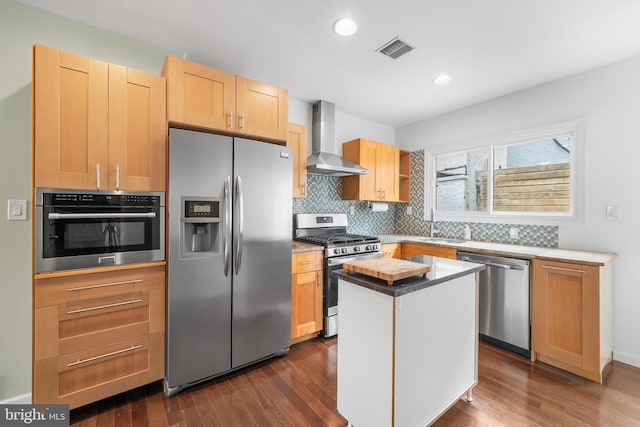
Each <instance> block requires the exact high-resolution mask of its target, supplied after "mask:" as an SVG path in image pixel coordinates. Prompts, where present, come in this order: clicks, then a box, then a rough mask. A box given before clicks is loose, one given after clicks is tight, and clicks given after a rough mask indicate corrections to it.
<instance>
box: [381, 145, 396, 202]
mask: <svg viewBox="0 0 640 427" xmlns="http://www.w3.org/2000/svg"><path fill="white" fill-rule="evenodd" d="M377 179H378V188H379V191H380V199H382V200H386V201H389V202H395V201H398V200H399V194H398V189H399V184H400V183H399V180H400V149H399V148H398V147H394V146H393V145H386V144H378V167H377Z"/></svg>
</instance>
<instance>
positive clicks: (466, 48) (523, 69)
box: [19, 0, 640, 127]
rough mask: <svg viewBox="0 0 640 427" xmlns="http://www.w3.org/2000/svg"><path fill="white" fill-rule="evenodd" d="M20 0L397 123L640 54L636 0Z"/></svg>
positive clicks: (349, 111)
mask: <svg viewBox="0 0 640 427" xmlns="http://www.w3.org/2000/svg"><path fill="white" fill-rule="evenodd" d="M19 1H21V2H22V3H25V4H29V5H33V6H36V7H39V8H42V9H45V10H48V11H51V12H53V13H56V14H60V15H64V16H67V17H70V18H73V19H76V20H79V21H82V22H85V23H88V24H91V25H94V26H97V27H101V28H105V29H108V30H111V31H114V32H117V33H121V34H125V35H128V36H131V37H134V38H136V39H141V40H144V41H147V42H149V43H151V44H154V45H158V46H161V47H164V48H167V49H170V50H173V51H177V52H184V54H186V57H187V58H188V59H192V60H194V61H198V62H202V63H205V64H209V65H212V66H215V67H217V68H220V69H223V70H226V71H229V72H232V73H235V74H240V75H243V76H247V77H250V78H253V79H255V80H261V81H264V82H269V83H272V84H275V85H278V86H281V87H285V88H287V89H289V96H290V97H293V98H296V99H300V100H303V101H308V102H314V101H316V100H318V99H324V100H326V101H330V102H333V103H335V104H336V108H337V109H338V110H340V111H342V112H344V113H347V114H351V115H355V116H359V117H362V118H365V119H368V120H373V121H375V122H379V123H382V124H386V125H390V126H393V127H398V126H402V125H406V124H409V123H413V122H416V121H418V120H421V119H424V118H427V117H432V116H435V115H438V114H442V113H445V112H448V111H452V110H455V109H458V108H461V107H464V106H467V105H471V104H475V103H478V102H481V101H484V100H488V99H491V98H495V97H498V96H501V95H504V94H507V93H510V92H513V91H517V90H520V89H524V88H528V87H532V86H536V85H539V84H541V83H545V82H548V81H551V80H555V79H558V78H561V77H565V76H569V75H572V74H576V73H579V72H582V71H585V70H588V69H591V68H595V67H598V66H601V65H605V64H608V63H612V62H616V61H619V60H621V59H625V58H629V57H631V56H635V55H640V1H638V0H441V1H434V0H387V1H381V0H270V1H268V0H236V1H227V0H180V1H176V0H56V1H51V0H19ZM343 16H349V17H352V18H353V19H355V20H356V21H357V23H358V32H357V33H356V34H355V35H353V36H351V37H348V38H343V37H340V36H338V35H336V34H334V33H333V32H332V29H331V25H332V23H333V22H334V20H335V19H336V18H338V17H343ZM396 36H400V38H401V39H403V40H404V41H406V42H408V43H409V44H411V45H413V46H414V47H415V49H414V50H413V51H411V52H409V53H408V54H406V55H405V56H402V57H400V58H399V59H397V60H392V59H390V58H387V57H385V56H383V55H382V54H380V53H377V52H376V49H378V48H379V47H381V46H382V45H383V44H385V43H386V42H387V41H389V40H391V39H392V38H394V37H396ZM440 73H448V74H450V75H451V76H452V77H453V81H452V82H451V83H450V84H448V85H444V86H436V85H434V84H433V83H432V82H431V80H432V78H433V77H435V76H436V75H438V74H440ZM639 78H640V76H639Z"/></svg>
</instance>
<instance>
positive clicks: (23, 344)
mask: <svg viewBox="0 0 640 427" xmlns="http://www.w3.org/2000/svg"><path fill="white" fill-rule="evenodd" d="M33 44H43V45H46V46H51V47H55V48H58V49H61V50H65V51H68V52H73V53H77V54H80V55H85V56H89V57H92V58H96V59H100V60H102V61H106V62H111V63H115V64H120V65H124V66H127V67H132V68H135V69H139V70H143V71H148V72H151V73H154V74H160V71H161V69H162V64H163V62H164V57H165V55H167V54H172V55H180V54H179V53H176V52H169V51H167V50H165V49H161V48H158V47H156V46H152V45H150V44H147V43H143V42H141V41H139V40H134V39H131V38H127V37H124V36H121V35H118V34H115V33H112V32H108V31H104V30H100V29H98V28H95V27H91V26H88V25H85V24H82V23H79V22H77V21H73V20H70V19H67V18H63V17H60V16H57V15H53V14H51V13H48V12H44V11H41V10H39V9H35V8H32V7H29V6H25V5H23V4H21V3H17V2H15V1H13V0H2V1H1V2H0V57H1V58H2V60H1V65H0V402H3V401H9V402H13V401H15V400H16V399H18V401H24V399H27V398H28V393H30V392H31V274H32V269H31V215H29V218H28V221H7V214H6V212H7V208H6V206H7V200H8V199H27V200H28V204H29V209H31V46H32V45H33ZM16 403H17V402H16Z"/></svg>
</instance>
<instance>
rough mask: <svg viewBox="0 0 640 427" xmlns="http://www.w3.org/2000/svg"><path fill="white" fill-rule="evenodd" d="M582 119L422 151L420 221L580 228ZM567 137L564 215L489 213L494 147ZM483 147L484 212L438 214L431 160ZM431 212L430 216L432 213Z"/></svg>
mask: <svg viewBox="0 0 640 427" xmlns="http://www.w3.org/2000/svg"><path fill="white" fill-rule="evenodd" d="M584 133H585V122H584V119H576V120H571V121H567V122H562V123H556V124H552V125H546V126H540V127H537V128H533V129H526V130H521V131H515V132H509V133H504V134H499V135H495V136H491V137H488V138H482V139H479V140H470V141H463V142H460V143H454V144H441V145H437V146H433V147H428V148H425V168H424V171H425V174H424V175H425V176H424V188H425V191H424V193H425V194H424V196H425V197H424V212H425V215H424V220H425V221H431V220H432V215H435V217H436V220H437V221H458V222H488V223H506V224H538V225H558V224H563V225H565V224H566V225H577V226H583V225H584V212H585V176H586V175H585V163H586V162H585V160H586V159H585V147H584V145H585V144H584V141H585V137H584ZM564 135H567V136H569V137H570V138H571V152H570V170H571V175H570V188H571V190H570V191H571V207H570V211H569V212H568V213H550V212H538V213H536V212H504V211H499V212H496V211H494V210H493V177H494V175H493V173H494V169H493V167H494V148H495V147H502V146H505V145H512V144H519V143H527V142H535V141H539V140H544V139H550V138H553V137H558V136H564ZM481 148H486V149H487V150H488V166H487V168H488V170H487V174H488V176H487V180H488V182H487V183H488V191H487V198H488V199H487V201H488V206H487V211H486V212H482V211H469V212H467V211H464V212H461V211H439V210H437V209H434V211H432V208H435V206H436V204H435V201H436V200H435V199H436V170H435V159H436V156H438V155H443V154H450V153H459V152H466V151H471V150H478V149H481ZM432 212H433V213H432Z"/></svg>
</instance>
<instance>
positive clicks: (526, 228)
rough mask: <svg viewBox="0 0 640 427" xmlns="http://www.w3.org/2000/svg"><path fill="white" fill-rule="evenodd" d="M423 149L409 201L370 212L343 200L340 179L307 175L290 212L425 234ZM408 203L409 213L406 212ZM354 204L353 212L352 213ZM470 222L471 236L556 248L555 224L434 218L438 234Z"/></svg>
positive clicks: (415, 162) (373, 230)
mask: <svg viewBox="0 0 640 427" xmlns="http://www.w3.org/2000/svg"><path fill="white" fill-rule="evenodd" d="M424 160H425V156H424V151H423V150H419V151H414V152H412V153H411V176H412V179H411V203H410V204H409V205H407V204H406V203H389V209H388V210H387V211H386V212H372V211H371V210H370V209H369V208H368V202H363V201H354V200H342V179H341V178H339V177H332V176H324V175H311V174H309V175H307V194H308V196H307V197H306V198H303V199H293V213H294V214H296V213H345V214H347V218H348V221H349V227H348V229H347V231H348V232H349V233H355V234H406V235H428V234H429V222H428V221H425V220H424V217H425V216H424V180H423V179H419V178H418V179H416V177H422V176H424V167H425V164H424ZM407 206H411V209H412V213H411V215H407ZM352 207H353V211H354V213H353V214H351V213H350V211H351V208H352ZM465 225H469V228H470V230H471V237H472V240H478V241H484V242H496V243H512V244H518V245H526V246H539V247H548V248H555V247H557V246H558V227H556V226H542V225H525V224H518V225H516V224H493V223H473V222H470V223H464V222H451V221H437V222H436V224H435V229H436V230H438V232H439V233H438V234H437V235H438V236H440V237H451V238H463V237H464V229H465ZM513 227H516V228H517V229H518V238H517V239H512V238H511V237H510V233H509V231H510V229H511V228H513Z"/></svg>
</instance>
